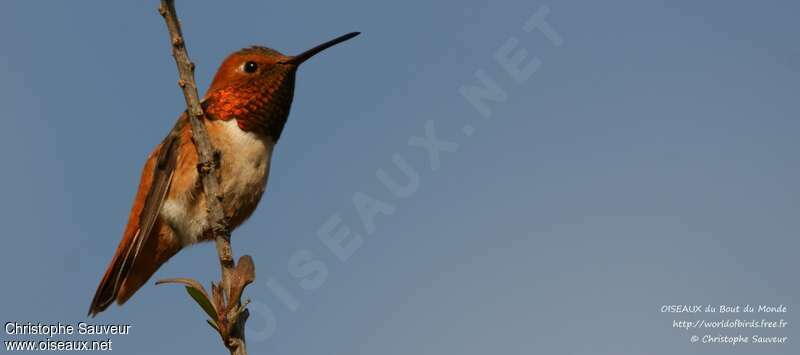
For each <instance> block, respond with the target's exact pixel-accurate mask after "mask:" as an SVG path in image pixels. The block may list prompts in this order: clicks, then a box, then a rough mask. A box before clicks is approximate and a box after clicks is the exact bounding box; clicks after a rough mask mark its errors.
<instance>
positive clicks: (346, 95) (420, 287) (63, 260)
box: [0, 0, 800, 355]
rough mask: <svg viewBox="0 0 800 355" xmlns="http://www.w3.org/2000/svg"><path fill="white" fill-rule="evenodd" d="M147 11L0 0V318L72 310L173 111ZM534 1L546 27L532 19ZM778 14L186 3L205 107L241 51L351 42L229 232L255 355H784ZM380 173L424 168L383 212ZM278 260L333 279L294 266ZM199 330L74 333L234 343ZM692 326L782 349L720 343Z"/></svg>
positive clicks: (755, 8)
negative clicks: (773, 325) (428, 143)
mask: <svg viewBox="0 0 800 355" xmlns="http://www.w3.org/2000/svg"><path fill="white" fill-rule="evenodd" d="M156 8H157V1H128V2H109V1H99V0H97V1H73V2H55V1H50V2H44V1H4V2H2V4H0V117H2V123H3V125H2V126H3V127H2V128H1V129H0V152H1V153H2V156H3V162H2V174H1V175H0V179H2V184H0V224H2V226H3V233H2V234H3V241H4V243H5V244H4V246H3V247H2V248H0V268H1V269H2V270H3V279H2V281H3V287H2V290H3V291H2V293H0V320H2V322H3V323H6V322H8V321H17V322H34V323H35V322H43V323H55V322H59V321H60V322H68V323H72V324H76V323H77V322H80V321H85V320H86V316H85V314H86V311H87V309H88V306H89V302H90V300H91V298H92V295H93V293H94V291H95V288H96V286H97V282H98V281H99V279H100V277H101V276H102V273H103V271H104V270H105V267H106V265H107V263H108V261H109V260H110V258H111V256H112V253H113V251H114V249H115V247H116V245H117V243H118V241H119V239H120V237H121V234H122V231H123V228H124V223H125V222H126V220H127V215H128V212H129V208H130V205H131V202H132V199H133V195H134V193H135V188H136V184H137V182H138V179H139V173H140V169H141V167H142V165H143V163H144V160H145V158H146V156H147V154H148V153H149V151H150V150H151V149H152V148H153V147H154V146H155V145H156V144H157V143H158V142H160V140H161V139H162V138H163V136H164V135H165V134H166V133H167V132H168V131H169V129H170V128H171V126H172V124H173V123H174V120H175V118H176V117H177V116H178V113H179V112H181V111H182V110H183V105H184V103H183V102H184V101H183V98H182V96H181V92H180V90H179V89H178V87H177V85H176V81H177V74H176V70H175V64H174V62H173V61H172V58H171V57H170V53H169V45H168V40H167V34H166V29H165V25H164V23H163V20H162V19H161V17H160V16H158V14H157V11H156ZM541 11H544V12H547V11H549V14H547V16H546V20H547V22H548V23H549V24H550V25H551V26H552V29H553V30H554V31H555V32H554V33H555V34H557V36H556V37H553V33H551V35H550V36H549V37H548V36H546V35H545V34H544V33H542V32H540V31H538V30H533V31H526V30H525V28H524V25H525V24H526V23H527V22H528V20H529V19H530V18H531V17H532V16H534V14H536V13H537V12H538V13H540V14H541V13H543V12H541ZM798 11H800V5H798V3H797V2H796V1H764V2H759V3H753V2H746V1H729V2H724V3H717V4H708V3H706V2H696V1H650V0H647V1H633V0H630V1H603V2H590V1H538V2H530V1H516V0H513V1H502V2H499V1H487V0H466V1H461V2H459V3H458V5H450V4H444V3H441V2H438V3H437V2H430V1H404V2H375V1H337V2H311V1H292V2H277V1H231V2H225V3H224V4H223V3H219V2H214V3H212V2H190V1H179V2H178V12H179V16H180V17H181V19H182V22H183V26H184V34H185V36H186V39H187V42H188V48H189V53H190V56H191V57H192V59H193V60H194V61H195V62H196V64H197V73H196V75H197V80H198V84H199V86H200V88H201V91H204V90H205V88H206V87H207V86H208V84H209V81H210V79H211V78H212V76H213V73H214V71H215V70H216V67H217V65H218V64H219V63H220V62H221V61H222V59H223V58H224V57H225V56H226V55H227V54H228V53H230V52H231V51H234V50H237V49H239V48H241V47H244V46H249V45H252V44H261V45H266V46H269V47H272V48H275V49H278V50H279V51H281V52H284V53H290V54H292V53H299V52H300V51H302V50H304V49H306V48H309V47H311V46H313V45H316V44H318V43H320V42H322V41H325V40H328V39H330V38H333V37H335V36H338V35H340V34H343V33H346V32H350V31H362V32H363V34H362V35H361V36H360V37H357V38H356V39H354V40H351V41H349V42H347V43H345V44H342V45H340V46H337V47H335V48H333V49H331V50H329V51H326V52H325V53H323V54H321V55H320V56H318V57H315V58H314V59H313V60H311V61H309V62H307V63H306V64H304V66H303V67H302V68H301V69H300V71H299V73H298V79H297V87H296V91H295V100H294V105H293V108H292V113H291V115H290V118H289V122H288V124H287V126H286V130H285V131H284V133H283V135H282V137H281V141H280V142H279V144H278V147H277V149H276V151H275V155H274V156H273V161H272V172H271V176H270V182H269V187H268V191H267V194H266V195H265V198H264V200H263V201H262V203H261V205H260V207H259V208H258V210H257V211H256V212H255V214H254V215H253V217H252V218H251V219H250V220H249V221H248V222H247V223H246V224H245V225H244V226H243V227H241V228H240V229H238V230H237V231H236V232H235V233H234V239H233V241H234V250H235V252H236V253H237V254H239V255H241V254H243V253H247V254H250V255H252V256H253V258H254V260H255V263H256V269H257V280H256V282H255V283H254V284H253V285H251V286H250V287H249V288H248V289H247V291H246V296H247V297H249V298H251V299H252V300H253V304H252V305H251V307H250V309H251V313H252V315H251V319H250V321H249V323H248V347H249V349H250V353H259V354H370V355H372V354H381V355H389V354H404V355H405V354H416V355H423V354H437V355H439V354H460V355H471V354H525V355H530V354H614V355H619V354H665V355H667V354H729V353H736V354H753V353H759V354H791V353H795V354H796V353H800V345H799V344H800V337H798V335H800V333H798V331H797V329H798V326H800V324H799V322H800V316H799V314H800V313H798V312H800V309H798V306H800V285H799V284H798V282H797V270H798V267H800V258H798V257H797V251H798V247H799V246H800V242H798V232H800V218H798V212H800V205H798V201H799V198H800V188H798V184H797V181H800V170H798V167H799V166H800V165H799V164H798V162H799V161H798V160H799V159H798V155H797V152H798V151H800V150H799V149H800V143H798V139H797V136H798V132H800V120H798V114H799V113H800V100H798V92H800V91H799V90H800V46H798V44H797V43H798V42H797V39H798V38H799V37H800V26H798V22H797V14H798ZM508 43H515V45H516V47H515V48H516V49H519V48H524V49H525V50H526V51H527V59H526V60H530V59H531V58H533V57H535V58H537V59H538V60H539V62H540V63H541V64H540V66H539V67H538V70H536V72H535V73H533V75H532V76H530V77H529V78H527V80H522V81H517V80H515V79H514V78H513V77H511V76H509V75H508V74H507V73H506V71H504V69H503V68H502V67H501V66H500V65H498V63H497V61H496V59H495V58H494V57H495V54H496V53H497V51H498V48H501V47H503V45H504V44H508ZM476 71H480V72H481V73H483V74H485V75H486V76H488V77H490V78H491V79H492V80H493V81H494V82H495V83H496V84H497V85H498V86H499V87H501V88H502V90H503V91H504V92H505V93H506V98H505V100H502V101H501V102H489V107H490V108H491V114H490V117H488V118H487V117H484V116H483V115H481V113H480V112H479V111H478V110H476V108H475V107H473V105H471V104H470V103H469V102H468V101H467V100H466V99H465V98H464V97H463V96H462V95H461V93H460V91H459V88H461V87H462V86H465V85H477V83H479V81H478V79H477V78H476V74H475V73H476ZM201 94H202V92H201ZM426 125H427V126H430V127H432V128H433V129H434V130H435V133H436V136H437V137H438V138H439V139H440V140H445V141H448V142H451V143H452V144H450V145H448V147H449V148H452V149H450V150H451V151H445V152H441V154H440V156H439V160H438V164H432V163H431V160H430V159H429V156H428V153H427V151H426V150H425V149H422V148H420V147H417V146H413V145H409V141H414V139H413V138H412V137H425V134H426ZM454 144H455V145H454ZM456 145H457V146H456ZM395 156H397V157H399V160H400V161H401V162H402V163H405V165H404V166H406V167H407V168H410V169H411V170H412V171H413V172H414V173H416V176H417V177H418V181H417V184H416V185H415V186H413V187H414V188H412V189H409V190H406V191H404V192H406V194H405V195H404V196H402V197H398V196H396V195H394V194H393V193H392V192H391V191H390V190H389V189H387V187H386V186H384V184H383V183H381V182H380V180H379V179H378V177H377V175H379V174H378V171H383V172H384V173H385V174H388V175H389V176H391V177H393V178H395V179H397V180H398V181H399V182H403V181H404V180H403V174H402V173H400V170H399V169H398V168H397V167H396V166H395V163H394V161H395V160H398V158H393V157H395ZM359 196H360V197H359ZM364 196H368V197H369V198H372V199H375V200H378V201H381V202H382V203H383V206H384V212H385V213H384V214H378V215H377V216H375V218H374V224H372V225H369V224H367V225H365V224H364V223H363V221H362V218H360V215H359V212H358V211H357V209H356V207H355V206H354V202H353V199H354V197H356V198H362V199H363V198H364ZM331 220H334V221H336V220H338V221H340V225H339V226H340V227H341V226H344V227H346V228H348V229H349V230H350V232H351V233H352V234H354V235H356V234H357V235H358V237H356V238H360V240H361V241H362V243H361V244H360V245H359V248H358V249H357V250H354V251H353V253H352V255H351V256H350V257H349V258H347V259H346V260H344V261H342V260H340V259H339V258H337V257H336V256H335V255H334V254H333V253H332V252H331V251H330V249H329V248H328V247H326V245H325V244H323V243H322V242H321V241H320V239H319V237H318V235H317V232H318V230H319V229H320V228H321V227H322V226H323V225H324V224H326V222H327V221H331ZM290 260H294V261H295V262H298V261H299V262H301V263H302V264H303V265H313V267H314V268H315V270H324V273H318V274H315V276H314V278H313V280H311V281H308V279H307V278H297V277H296V276H297V273H296V272H294V273H293V272H292V270H291V269H290ZM306 263H309V264H306ZM294 271H297V270H294ZM218 272H219V270H218V264H217V262H216V256H215V251H214V248H213V246H212V244H204V245H199V246H195V247H193V248H191V249H188V250H184V251H182V252H181V253H180V254H179V255H178V256H176V257H174V258H173V259H172V260H171V261H170V262H169V263H168V264H167V265H165V266H164V267H162V268H161V269H160V270H159V272H158V273H157V274H156V278H166V277H194V278H197V279H199V280H201V281H202V282H203V283H205V284H208V282H210V281H211V280H215V279H217V278H218ZM301 276H302V275H301ZM304 280H305V281H304ZM665 304H704V305H705V304H713V305H719V304H752V305H758V304H770V305H772V304H776V305H777V304H783V305H785V306H787V307H788V311H789V313H787V314H781V315H770V316H768V317H762V316H761V315H755V316H753V317H754V318H758V319H760V318H770V319H781V318H782V319H785V320H787V321H789V322H790V323H789V326H788V327H787V328H785V329H778V330H770V331H751V330H723V331H720V330H710V331H707V330H704V331H700V330H690V331H687V330H681V329H674V328H673V327H672V321H673V319H677V320H697V319H701V318H703V317H702V316H697V315H674V314H667V313H661V312H660V308H661V306H662V305H665ZM203 317H204V314H203V313H202V312H201V311H199V309H198V308H197V307H196V305H195V304H194V303H192V302H191V301H189V299H188V298H187V296H186V294H185V292H184V291H183V290H182V289H181V288H180V287H173V286H161V287H155V286H153V285H152V284H148V285H146V286H145V287H143V288H142V289H141V290H140V291H139V292H138V293H137V294H136V295H135V296H134V297H133V298H132V299H131V300H130V301H129V302H128V303H127V304H126V305H125V306H124V307H121V308H120V307H116V306H113V307H111V308H110V309H109V310H108V311H106V312H104V313H102V314H101V315H100V316H99V317H98V318H96V319H95V320H93V321H94V322H99V323H125V324H131V325H133V327H132V329H131V334H130V335H127V336H115V337H113V338H112V340H113V342H114V343H113V344H114V351H115V352H116V353H119V354H142V353H146V354H174V353H203V354H205V353H209V354H210V353H225V351H226V350H225V349H224V348H223V347H222V345H221V343H220V342H219V339H218V337H217V336H216V335H215V334H214V333H213V332H212V330H211V329H210V328H209V327H208V326H207V325H206V324H205V322H204V321H203ZM746 317H749V316H746V315H741V314H740V315H731V316H730V317H721V316H719V315H711V316H707V317H705V318H706V319H709V320H717V319H724V318H746ZM0 334H2V335H0V337H2V338H3V340H8V339H33V340H39V339H40V337H13V336H9V335H7V334H5V332H3V333H0ZM695 334H697V335H700V336H702V335H705V334H712V335H719V334H725V335H736V334H743V335H745V336H750V335H753V334H759V335H766V336H773V335H774V336H790V339H789V342H788V343H787V344H783V345H739V346H736V347H732V346H730V345H720V344H716V345H713V344H705V345H704V344H691V343H690V341H689V337H690V336H691V335H695ZM72 338H76V337H72ZM77 338H80V337H77Z"/></svg>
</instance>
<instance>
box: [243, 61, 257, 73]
mask: <svg viewBox="0 0 800 355" xmlns="http://www.w3.org/2000/svg"><path fill="white" fill-rule="evenodd" d="M242 68H243V69H244V71H245V72H246V73H255V72H256V70H258V64H256V62H247V63H244V66H243V67H242Z"/></svg>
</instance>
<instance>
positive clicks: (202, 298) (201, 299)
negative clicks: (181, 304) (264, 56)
mask: <svg viewBox="0 0 800 355" xmlns="http://www.w3.org/2000/svg"><path fill="white" fill-rule="evenodd" d="M186 292H187V293H189V296H192V298H193V299H194V301H195V302H197V304H198V305H200V308H202V309H203V310H204V311H205V312H206V314H208V316H209V317H211V319H217V311H216V310H215V309H214V306H212V305H211V301H209V300H208V297H206V295H205V293H204V292H200V290H198V289H196V288H194V287H189V286H186Z"/></svg>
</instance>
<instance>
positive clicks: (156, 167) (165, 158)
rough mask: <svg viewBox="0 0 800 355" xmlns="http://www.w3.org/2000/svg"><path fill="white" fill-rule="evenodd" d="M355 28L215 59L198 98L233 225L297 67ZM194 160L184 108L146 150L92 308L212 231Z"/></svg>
mask: <svg viewBox="0 0 800 355" xmlns="http://www.w3.org/2000/svg"><path fill="white" fill-rule="evenodd" d="M357 35H359V32H352V33H348V34H346V35H343V36H340V37H338V38H335V39H333V40H330V41H328V42H325V43H323V44H320V45H318V46H316V47H314V48H311V49H309V50H307V51H305V52H303V53H301V54H299V55H296V56H288V55H283V54H281V53H280V52H278V51H276V50H274V49H270V48H267V47H261V46H252V47H249V48H244V49H241V50H239V51H237V52H234V53H232V54H231V55H229V56H228V57H227V58H226V59H225V60H224V61H223V62H222V65H220V67H219V69H218V70H217V73H216V75H215V76H214V79H213V80H212V82H211V85H210V86H209V88H208V91H207V93H206V94H205V95H204V98H203V100H202V102H201V105H202V107H203V110H204V112H205V118H204V119H203V124H204V126H205V128H206V130H207V131H208V135H209V139H210V141H211V143H212V145H213V146H214V147H215V148H216V150H217V151H219V152H220V157H219V166H218V167H219V168H218V169H217V170H216V172H217V174H218V178H219V180H220V189H221V192H222V194H223V200H222V208H223V212H224V214H225V218H226V220H227V222H228V226H229V228H230V229H231V230H233V229H235V228H236V227H238V226H240V225H241V224H242V223H243V222H244V221H245V220H247V219H248V218H249V217H250V215H252V213H253V211H254V210H255V209H256V206H257V205H258V203H259V201H260V200H261V197H262V195H263V194H264V191H265V190H266V187H267V180H268V177H269V170H270V159H271V157H272V152H273V149H274V147H275V144H276V143H277V141H278V139H279V138H280V136H281V131H282V130H283V127H284V125H285V124H286V120H287V119H288V117H289V109H290V108H291V106H292V99H293V97H294V84H295V74H296V72H297V69H298V67H299V66H300V64H302V63H303V62H305V61H306V60H308V59H309V58H311V57H313V56H314V55H316V54H317V53H319V52H322V51H323V50H325V49H327V48H330V47H332V46H334V45H336V44H339V43H341V42H344V41H346V40H348V39H351V38H353V37H355V36H357ZM198 163H199V161H198V155H197V150H196V148H195V146H194V143H193V142H192V133H191V125H190V123H189V117H188V114H187V113H186V112H184V113H183V114H182V115H181V116H180V117H179V118H178V120H177V122H176V123H175V125H174V127H173V128H172V130H171V131H170V132H169V134H167V136H166V137H165V138H164V140H163V141H162V142H161V143H160V144H159V145H158V146H156V148H155V149H154V150H153V151H152V153H150V155H149V157H148V158H147V162H146V163H145V165H144V168H143V170H142V174H141V179H140V182H139V189H138V192H137V193H136V197H135V199H134V201H133V207H132V208H131V212H130V215H129V217H128V223H127V225H126V227H125V231H124V233H123V236H122V240H121V241H120V242H119V245H118V246H117V249H116V252H115V253H114V256H113V257H112V258H111V262H110V263H109V265H108V267H107V269H106V272H105V274H104V275H103V278H102V279H101V280H100V284H99V285H98V286H97V291H96V292H95V295H94V298H93V299H92V303H91V306H90V307H89V315H90V316H92V317H94V316H96V315H97V314H98V313H100V312H102V311H104V310H105V309H106V308H108V306H109V305H111V304H112V303H113V302H114V301H116V302H117V303H118V304H119V305H122V304H123V303H125V302H126V301H127V300H128V299H130V298H131V296H133V294H134V293H135V292H136V291H137V290H138V289H139V288H141V287H142V285H144V283H145V282H147V280H149V279H150V277H151V276H152V275H153V273H155V272H156V270H158V268H159V267H160V266H161V265H162V264H164V263H165V262H166V261H167V260H169V259H170V258H171V257H172V256H174V255H175V254H177V253H178V252H179V251H180V250H181V249H183V248H185V247H187V246H190V245H193V244H195V243H199V242H203V241H208V240H211V239H212V235H211V233H210V232H209V223H208V218H207V217H208V212H207V209H206V203H205V194H204V191H203V184H202V182H201V176H200V173H199V172H198V167H197V165H198Z"/></svg>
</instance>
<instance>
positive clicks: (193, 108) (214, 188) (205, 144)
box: [159, 0, 247, 355]
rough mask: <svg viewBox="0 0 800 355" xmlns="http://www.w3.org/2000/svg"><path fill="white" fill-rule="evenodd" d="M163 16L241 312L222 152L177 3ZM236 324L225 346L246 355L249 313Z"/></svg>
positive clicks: (166, 2)
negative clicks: (214, 140)
mask: <svg viewBox="0 0 800 355" xmlns="http://www.w3.org/2000/svg"><path fill="white" fill-rule="evenodd" d="M159 13H160V14H161V16H163V17H164V20H165V21H166V23H167V29H168V30H169V35H170V43H171V44H172V56H173V57H174V58H175V63H176V64H177V66H178V74H179V78H180V79H179V80H178V85H179V86H180V87H181V89H182V90H183V96H184V98H185V99H186V106H187V108H188V110H187V113H188V115H189V122H191V128H192V140H193V141H194V144H195V147H196V148H197V155H198V161H199V162H200V164H198V169H199V171H200V173H201V174H200V175H201V177H202V182H203V190H204V191H205V195H206V207H207V208H208V218H209V226H211V232H212V233H213V235H214V239H215V240H216V246H217V255H218V256H219V263H220V266H221V268H222V285H221V286H222V289H223V290H224V293H225V296H226V297H227V298H228V300H227V301H228V302H229V303H231V304H235V305H236V306H237V307H234V308H235V309H237V310H238V309H239V302H240V300H238V299H236V300H233V299H230V295H231V293H230V292H231V286H230V285H231V279H232V277H233V272H234V270H235V264H234V261H233V252H232V250H231V243H230V237H231V235H230V230H229V229H228V226H227V223H226V220H225V215H224V213H223V210H222V195H221V193H220V188H219V181H218V180H217V175H216V174H215V171H216V170H217V168H218V162H219V160H220V157H219V154H220V153H219V152H218V151H217V150H215V149H214V147H213V145H212V144H211V141H210V140H209V138H208V132H206V128H205V126H204V124H203V118H204V113H203V108H202V107H201V106H200V98H199V96H198V94H197V84H196V83H195V80H194V63H192V61H191V60H190V59H189V54H188V53H187V51H186V45H185V42H184V39H183V34H182V32H181V26H180V21H179V20H178V15H177V13H176V11H175V1H174V0H161V6H160V8H159ZM234 319H236V324H235V325H233V327H232V332H231V334H230V335H231V336H230V339H229V341H228V343H227V344H225V346H226V347H227V348H228V349H229V350H230V352H231V354H234V355H246V354H247V349H246V346H245V341H244V322H245V321H246V320H247V314H246V312H245V313H244V314H243V316H242V317H236V318H234Z"/></svg>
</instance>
